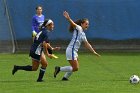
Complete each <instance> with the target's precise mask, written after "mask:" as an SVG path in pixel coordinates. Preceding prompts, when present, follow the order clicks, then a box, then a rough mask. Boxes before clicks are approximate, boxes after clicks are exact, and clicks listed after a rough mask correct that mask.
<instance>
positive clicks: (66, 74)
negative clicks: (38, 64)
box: [64, 72, 73, 79]
mask: <svg viewBox="0 0 140 93" xmlns="http://www.w3.org/2000/svg"><path fill="white" fill-rule="evenodd" d="M72 73H73V72H66V73H65V75H64V77H65V78H67V79H68V78H69V77H70V76H71V75H72Z"/></svg>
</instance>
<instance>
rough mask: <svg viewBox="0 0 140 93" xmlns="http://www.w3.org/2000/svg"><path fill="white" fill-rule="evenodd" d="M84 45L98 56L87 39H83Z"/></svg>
mask: <svg viewBox="0 0 140 93" xmlns="http://www.w3.org/2000/svg"><path fill="white" fill-rule="evenodd" d="M84 45H85V47H86V48H87V49H89V50H90V51H91V52H93V53H94V54H95V55H96V56H100V55H99V54H98V53H97V52H96V51H95V50H94V48H93V47H92V46H91V45H90V43H89V42H88V41H84Z"/></svg>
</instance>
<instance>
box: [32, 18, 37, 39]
mask: <svg viewBox="0 0 140 93" xmlns="http://www.w3.org/2000/svg"><path fill="white" fill-rule="evenodd" d="M35 20H36V19H35V17H33V18H32V37H35V36H36V35H37V33H36V31H35V27H36V21H35Z"/></svg>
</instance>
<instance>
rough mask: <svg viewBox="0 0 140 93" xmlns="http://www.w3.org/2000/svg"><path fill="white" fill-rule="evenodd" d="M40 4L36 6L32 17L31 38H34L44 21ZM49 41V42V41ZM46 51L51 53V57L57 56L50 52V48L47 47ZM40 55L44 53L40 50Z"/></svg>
mask: <svg viewBox="0 0 140 93" xmlns="http://www.w3.org/2000/svg"><path fill="white" fill-rule="evenodd" d="M42 11H43V9H42V6H37V7H36V14H35V15H34V16H33V18H32V38H33V40H34V38H35V36H36V35H37V34H38V33H39V32H40V30H39V27H40V26H41V25H42V24H43V22H44V19H45V17H44V15H43V14H42ZM49 43H50V42H49ZM48 53H49V54H52V58H58V57H57V56H56V55H54V54H53V53H52V50H50V49H48ZM42 55H44V53H43V52H42Z"/></svg>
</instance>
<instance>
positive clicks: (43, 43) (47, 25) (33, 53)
mask: <svg viewBox="0 0 140 93" xmlns="http://www.w3.org/2000/svg"><path fill="white" fill-rule="evenodd" d="M53 28H54V23H53V21H52V20H51V19H47V20H45V21H44V22H43V24H42V25H41V26H40V28H39V29H40V31H39V33H38V34H37V35H36V36H35V38H34V42H33V44H32V45H31V49H30V54H29V55H30V57H31V58H32V66H30V65H27V66H17V65H14V68H13V70H12V74H13V75H14V74H15V73H16V72H17V71H18V70H25V71H36V70H37V69H38V67H39V64H41V65H42V66H41V68H40V73H39V76H38V79H37V82H42V81H43V80H42V79H43V76H44V73H45V70H46V67H47V65H48V62H47V60H46V57H45V55H42V52H43V50H44V51H45V52H46V55H47V56H48V57H49V58H52V54H49V53H48V50H47V49H48V48H49V49H51V50H59V49H60V47H55V48H52V47H51V45H50V44H49V39H48V32H49V31H52V30H53ZM46 30H47V31H46Z"/></svg>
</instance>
